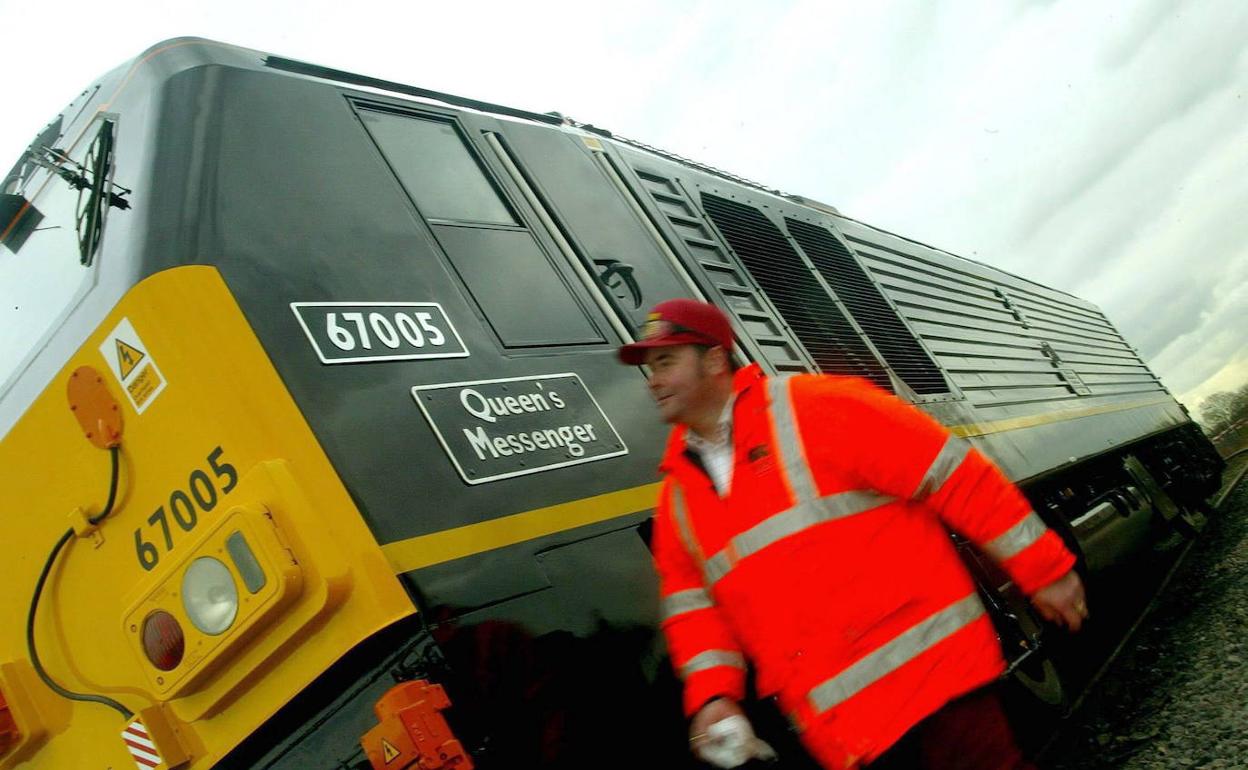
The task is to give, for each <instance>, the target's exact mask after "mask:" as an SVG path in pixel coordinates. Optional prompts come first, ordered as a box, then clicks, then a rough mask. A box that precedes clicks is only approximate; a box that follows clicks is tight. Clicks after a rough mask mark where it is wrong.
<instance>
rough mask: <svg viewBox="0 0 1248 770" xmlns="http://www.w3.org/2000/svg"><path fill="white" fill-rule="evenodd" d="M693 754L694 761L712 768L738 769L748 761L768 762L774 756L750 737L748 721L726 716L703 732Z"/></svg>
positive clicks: (764, 746) (751, 735) (763, 743)
mask: <svg viewBox="0 0 1248 770" xmlns="http://www.w3.org/2000/svg"><path fill="white" fill-rule="evenodd" d="M695 751H696V753H697V755H698V759H701V760H702V761H703V762H706V763H708V764H711V765H714V766H715V767H722V768H732V767H740V766H741V765H744V764H745V763H746V762H749V761H750V760H751V759H762V760H772V759H775V758H776V752H775V750H774V749H772V748H771V746H769V745H767V742H766V741H763V740H761V739H759V738H758V736H756V735H754V728H752V727H751V726H750V721H749V720H748V719H746V718H745V717H743V716H736V715H733V716H730V717H726V718H724V719H721V720H719V721H718V722H716V723H714V724H713V725H711V726H710V727H708V728H707V729H706V739H705V740H703V741H699V742H698V744H697V746H696V748H695Z"/></svg>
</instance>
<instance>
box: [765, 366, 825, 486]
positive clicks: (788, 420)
mask: <svg viewBox="0 0 1248 770" xmlns="http://www.w3.org/2000/svg"><path fill="white" fill-rule="evenodd" d="M791 380H792V377H789V376H786V377H772V378H770V379H768V380H767V390H768V394H769V395H770V397H771V424H772V425H773V426H775V430H776V451H777V452H778V453H779V454H780V457H779V460H780V467H781V468H783V469H784V476H785V478H786V479H788V481H789V488H790V489H791V490H792V492H793V498H794V499H793V503H794V504H795V505H801V504H802V503H808V502H810V501H811V500H814V499H816V498H817V497H819V490H818V489H817V488H816V487H815V477H814V475H813V474H811V472H810V464H809V463H807V462H806V450H805V449H804V448H803V444H802V436H801V432H800V431H799V430H798V428H797V418H796V417H795V416H794V414H793V402H792V400H791V398H790V392H791V391H790V389H789V384H790V382H791Z"/></svg>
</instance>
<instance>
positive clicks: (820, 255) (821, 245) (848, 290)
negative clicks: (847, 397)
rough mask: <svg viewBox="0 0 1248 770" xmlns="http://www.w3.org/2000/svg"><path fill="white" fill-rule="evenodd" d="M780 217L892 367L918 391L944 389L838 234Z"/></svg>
mask: <svg viewBox="0 0 1248 770" xmlns="http://www.w3.org/2000/svg"><path fill="white" fill-rule="evenodd" d="M784 222H785V226H786V227H788V229H789V234H790V235H792V236H793V239H794V240H796V241H797V243H798V245H799V246H801V247H802V250H803V251H805V252H806V256H808V257H810V261H811V262H813V263H814V265H815V267H816V268H817V269H818V270H819V273H820V274H821V275H822V276H823V279H824V280H825V281H827V282H828V285H829V286H831V287H832V290H833V291H835V292H836V296H837V297H839V298H840V300H841V302H843V303H845V307H846V308H847V309H848V310H849V314H850V315H851V316H853V317H854V321H856V322H857V323H858V327H859V328H860V329H862V330H863V332H865V333H866V335H867V339H869V340H871V344H872V345H875V349H876V350H878V351H879V352H880V355H881V356H883V357H884V360H885V361H886V362H887V363H888V365H889V366H890V367H892V369H893V372H894V373H895V374H896V375H897V376H898V377H900V378H901V379H902V380H903V381H904V382H905V383H906V384H907V385H909V386H910V387H911V388H912V389H913V390H914V392H915V393H918V394H920V395H931V394H933V393H948V392H949V386H948V384H946V383H945V378H944V376H943V375H942V374H941V373H940V369H939V368H937V366H936V364H935V363H934V362H933V361H932V359H931V357H930V356H928V354H927V351H925V350H923V348H922V346H920V345H919V343H918V341H917V340H916V339H915V338H914V335H913V334H911V333H910V330H909V329H907V328H906V325H905V324H904V323H902V321H901V319H900V318H898V317H897V313H896V311H894V310H893V308H892V307H891V306H890V305H889V304H888V300H886V299H884V295H883V294H881V293H880V290H879V289H878V288H876V286H875V282H874V281H872V280H871V279H870V278H869V277H868V276H867V273H866V271H865V270H863V268H862V265H860V264H859V263H858V260H857V259H855V258H854V255H853V254H851V253H850V252H849V249H848V248H846V247H845V244H843V243H841V239H840V238H837V237H836V236H835V235H833V234H832V233H831V232H829V231H828V230H827V229H826V228H823V227H819V226H818V225H812V224H809V223H807V222H802V221H800V220H797V219H785V220H784Z"/></svg>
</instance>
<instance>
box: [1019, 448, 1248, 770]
mask: <svg viewBox="0 0 1248 770" xmlns="http://www.w3.org/2000/svg"><path fill="white" fill-rule="evenodd" d="M1245 455H1248V449H1244V450H1240V451H1238V452H1235V453H1233V454H1231V455H1229V456H1227V458H1226V460H1227V461H1228V468H1231V469H1233V470H1232V473H1231V476H1230V480H1229V481H1228V482H1227V483H1225V484H1224V486H1223V488H1222V490H1221V491H1220V492H1219V493H1218V495H1217V497H1216V498H1215V499H1214V501H1213V503H1212V507H1213V508H1214V509H1215V510H1216V511H1217V512H1218V513H1219V514H1222V516H1220V517H1219V518H1221V519H1223V520H1221V521H1216V522H1214V526H1215V527H1217V529H1216V530H1213V531H1207V532H1206V536H1205V537H1201V538H1196V539H1194V540H1192V541H1190V542H1188V543H1186V544H1185V545H1184V546H1183V547H1182V550H1181V551H1180V552H1179V554H1178V555H1177V556H1176V557H1175V559H1174V561H1173V563H1172V564H1171V565H1170V566H1169V568H1168V569H1167V570H1166V573H1165V575H1164V577H1163V578H1162V580H1161V582H1160V584H1159V587H1158V590H1157V591H1156V592H1155V593H1154V595H1153V597H1152V599H1151V600H1150V601H1149V603H1148V604H1147V605H1146V606H1145V607H1144V609H1143V610H1142V611H1141V612H1140V613H1139V614H1138V616H1137V617H1136V618H1135V620H1134V621H1133V623H1132V624H1131V626H1130V627H1129V630H1128V631H1127V632H1126V633H1125V634H1124V635H1123V636H1122V637H1121V640H1120V641H1119V642H1118V644H1117V645H1116V647H1115V648H1114V650H1113V652H1112V653H1111V654H1110V656H1109V657H1108V658H1107V659H1106V660H1105V662H1104V663H1103V664H1102V665H1101V666H1100V668H1099V669H1098V670H1097V671H1096V673H1095V674H1094V675H1093V676H1092V677H1091V679H1090V680H1089V682H1088V684H1087V686H1086V687H1084V688H1083V689H1082V692H1081V694H1080V696H1079V697H1078V698H1077V699H1076V701H1075V702H1074V705H1073V706H1072V708H1071V710H1070V717H1069V718H1068V719H1067V720H1066V721H1065V722H1064V723H1063V724H1062V725H1061V726H1060V727H1059V728H1058V729H1057V730H1056V731H1055V732H1054V734H1053V735H1052V736H1051V737H1050V739H1049V740H1048V741H1047V742H1046V744H1045V745H1044V747H1043V748H1042V750H1041V751H1040V752H1039V759H1040V762H1041V766H1042V767H1045V768H1054V770H1092V769H1093V768H1096V770H1101V769H1102V768H1122V769H1123V770H1126V769H1127V768H1131V769H1132V770H1135V769H1136V768H1154V767H1156V768H1171V767H1211V768H1212V767H1227V768H1231V767H1248V753H1244V752H1241V751H1240V750H1239V749H1236V750H1233V751H1226V750H1224V749H1219V750H1214V749H1211V748H1209V747H1210V746H1214V745H1219V746H1220V745H1221V744H1220V743H1218V741H1219V740H1221V732H1219V731H1220V730H1222V729H1223V728H1225V729H1229V730H1232V731H1233V732H1237V733H1244V732H1245V729H1246V728H1248V710H1245V709H1239V707H1238V706H1237V705H1236V702H1237V701H1238V703H1243V702H1244V697H1243V695H1244V693H1245V692H1248V675H1245V674H1242V673H1241V672H1240V671H1239V666H1237V665H1235V660H1236V659H1237V655H1236V653H1235V650H1237V649H1238V648H1237V647H1236V646H1235V645H1237V644H1238V642H1235V641H1234V640H1235V639H1237V638H1238V635H1237V633H1236V631H1235V629H1236V628H1238V627H1239V626H1242V622H1240V619H1239V618H1238V615H1237V613H1238V609H1237V607H1238V606H1240V605H1241V604H1242V602H1241V601H1240V597H1239V594H1240V593H1242V592H1244V591H1248V584H1245V581H1244V580H1241V579H1240V577H1241V576H1242V575H1241V573H1242V571H1243V570H1242V569H1240V567H1241V566H1242V565H1240V562H1241V561H1244V559H1243V557H1242V556H1241V555H1240V553H1239V551H1240V550H1242V548H1244V547H1248V546H1246V545H1245V544H1248V531H1246V530H1245V525H1244V523H1243V517H1242V516H1240V517H1237V518H1226V517H1229V516H1230V515H1231V513H1232V510H1231V509H1230V508H1227V507H1226V506H1227V504H1228V501H1230V502H1232V503H1234V502H1235V500H1237V499H1239V500H1242V496H1238V495H1237V494H1236V493H1237V491H1239V490H1240V489H1242V485H1243V482H1244V479H1245V477H1246V476H1248V460H1245V459H1243V458H1244V456H1245ZM1241 507H1242V506H1241ZM1236 510H1238V509H1236ZM1240 512H1241V513H1243V511H1240ZM1193 553H1195V554H1197V555H1198V557H1199V559H1198V560H1197V561H1195V562H1193V561H1191V560H1190V559H1189V557H1190V556H1192V555H1193ZM1241 585H1243V586H1244V588H1243V589H1242V590H1241V589H1240V586H1241ZM1146 624H1147V625H1148V626H1149V627H1148V628H1143V627H1144V626H1145V625H1146ZM1211 640H1213V641H1212V642H1211ZM1222 648H1226V649H1222ZM1222 691H1225V692H1226V693H1227V696H1226V700H1227V706H1226V708H1225V709H1224V708H1222V707H1221V705H1219V704H1220V703H1221V700H1220V699H1221V698H1222V696H1220V695H1218V694H1217V693H1219V692H1222ZM1209 711H1216V712H1217V713H1216V714H1213V713H1209V714H1206V712H1209ZM1239 711H1243V713H1242V714H1239V715H1238V717H1236V718H1235V719H1231V720H1229V721H1231V722H1234V724H1227V722H1228V718H1227V714H1228V713H1235V714H1238V712H1239ZM1180 713H1181V716H1180ZM1171 724H1173V725H1179V724H1182V725H1184V730H1186V731H1187V733H1183V735H1188V734H1189V733H1190V734H1192V735H1196V734H1200V733H1201V732H1202V731H1205V732H1207V733H1208V734H1207V735H1206V736H1205V737H1203V738H1199V739H1197V738H1190V737H1188V738H1186V739H1185V738H1184V737H1176V736H1175V735H1172V734H1171V731H1170V730H1169V729H1167V727H1168V726H1169V725H1171ZM1176 730H1177V728H1176ZM1185 740H1187V741H1188V742H1187V743H1185ZM1243 748H1244V749H1246V750H1248V745H1246V746H1244V747H1243ZM1202 751H1203V752H1206V753H1204V754H1202ZM1225 754H1235V755H1236V756H1224V755H1225ZM1202 756H1203V759H1202V758H1201V757H1202Z"/></svg>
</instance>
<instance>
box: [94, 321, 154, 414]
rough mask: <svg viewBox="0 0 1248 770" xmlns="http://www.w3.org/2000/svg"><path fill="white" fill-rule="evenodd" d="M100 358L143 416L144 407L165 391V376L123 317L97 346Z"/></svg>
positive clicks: (135, 409)
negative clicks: (98, 346) (102, 357)
mask: <svg viewBox="0 0 1248 770" xmlns="http://www.w3.org/2000/svg"><path fill="white" fill-rule="evenodd" d="M100 355H102V356H104V361H105V363H107V364H108V368H109V369H110V370H111V371H112V373H113V376H114V377H116V378H117V382H119V383H121V387H122V389H123V390H125V391H126V397H127V398H129V399H130V403H131V405H133V406H134V411H136V412H138V413H139V414H143V411H144V410H145V409H147V407H149V406H151V403H152V402H153V401H155V400H156V397H157V396H158V395H160V392H161V391H162V390H164V389H165V377H164V375H163V374H161V373H160V367H158V366H156V361H155V360H153V359H152V354H151V351H149V350H148V349H147V347H146V346H145V345H144V344H143V340H141V339H139V333H138V332H136V331H135V330H134V325H133V324H131V323H130V319H129V318H123V319H121V321H120V322H119V323H118V324H117V327H116V328H114V329H113V331H112V332H111V333H109V335H108V336H107V337H105V338H104V342H103V343H101V344H100Z"/></svg>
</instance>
